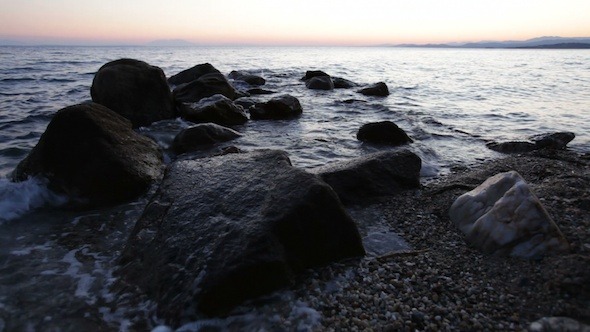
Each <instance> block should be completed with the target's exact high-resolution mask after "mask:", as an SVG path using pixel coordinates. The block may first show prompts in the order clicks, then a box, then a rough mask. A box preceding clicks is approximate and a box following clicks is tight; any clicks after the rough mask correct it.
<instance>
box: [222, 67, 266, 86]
mask: <svg viewBox="0 0 590 332" xmlns="http://www.w3.org/2000/svg"><path fill="white" fill-rule="evenodd" d="M228 77H229V78H231V79H232V80H238V81H244V82H246V83H248V84H250V85H264V84H266V80H265V79H264V78H262V77H261V76H258V75H253V74H249V73H246V72H243V71H236V70H233V71H232V72H231V73H229V75H228Z"/></svg>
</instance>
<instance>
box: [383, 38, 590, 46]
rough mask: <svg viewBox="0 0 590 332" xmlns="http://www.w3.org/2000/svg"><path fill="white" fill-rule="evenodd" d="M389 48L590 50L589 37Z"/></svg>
mask: <svg viewBox="0 0 590 332" xmlns="http://www.w3.org/2000/svg"><path fill="white" fill-rule="evenodd" d="M380 46H389V47H427V48H524V49H526V48H539V49H590V37H556V36H550V37H539V38H533V39H528V40H522V41H518V40H507V41H481V42H475V43H448V44H386V45H380Z"/></svg>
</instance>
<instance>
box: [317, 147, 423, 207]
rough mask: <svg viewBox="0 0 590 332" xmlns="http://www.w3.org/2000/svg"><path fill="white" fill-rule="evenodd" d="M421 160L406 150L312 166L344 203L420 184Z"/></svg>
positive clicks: (395, 192)
mask: <svg viewBox="0 0 590 332" xmlns="http://www.w3.org/2000/svg"><path fill="white" fill-rule="evenodd" d="M421 167H422V160H421V159H420V157H418V156H417V155H416V154H414V153H413V152H411V151H409V150H401V151H384V152H377V153H373V154H370V155H367V156H364V157H360V158H356V159H352V160H346V161H342V162H337V163H333V164H328V165H326V166H322V167H318V168H315V169H313V172H314V173H316V174H318V175H319V176H320V177H321V178H322V179H323V180H324V181H326V183H328V184H329V185H330V186H332V188H334V190H335V191H336V193H338V196H339V197H340V200H342V202H343V203H344V204H355V203H362V202H363V201H365V200H367V199H368V198H373V197H379V196H389V195H394V194H397V193H399V192H400V191H403V190H406V189H412V188H419V187H420V168H421Z"/></svg>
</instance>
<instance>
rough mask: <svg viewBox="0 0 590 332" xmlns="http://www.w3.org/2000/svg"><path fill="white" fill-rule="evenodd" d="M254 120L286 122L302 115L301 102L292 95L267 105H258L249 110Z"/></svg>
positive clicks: (273, 99) (279, 97)
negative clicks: (285, 120)
mask: <svg viewBox="0 0 590 332" xmlns="http://www.w3.org/2000/svg"><path fill="white" fill-rule="evenodd" d="M248 110H249V111H250V118H251V119H252V120H284V119H293V118H296V117H298V116H300V115H301V113H302V112H303V109H302V108H301V104H300V103H299V100H298V99H297V98H295V97H293V96H291V95H282V96H278V97H275V98H272V99H271V100H269V101H267V102H265V103H256V104H255V105H254V106H252V107H250V108H249V109H248Z"/></svg>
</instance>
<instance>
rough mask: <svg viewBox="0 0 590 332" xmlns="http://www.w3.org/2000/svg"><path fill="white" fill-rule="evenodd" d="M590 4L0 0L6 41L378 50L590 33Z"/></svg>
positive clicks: (519, 0) (560, 0) (566, 0)
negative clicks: (393, 46) (390, 45)
mask: <svg viewBox="0 0 590 332" xmlns="http://www.w3.org/2000/svg"><path fill="white" fill-rule="evenodd" d="M589 13H590V0H535V1H532V0H531V1H524V0H495V1H491V0H486V1H481V0H454V1H453V0H404V1H396V0H362V1H360V0H338V1H328V0H288V1H282V0H249V1H244V0H209V1H201V0H196V1H195V0H169V1H162V0H101V1H84V0H0V40H21V41H25V42H29V43H55V44H96V45H104V44H143V43H146V42H149V41H152V40H156V39H184V40H187V41H191V42H195V43H202V44H214V45H218V44H224V45H225V44H256V45H258V44H263V45H374V44H382V43H441V42H453V41H458V42H464V41H481V40H510V39H518V40H522V39H528V38H533V37H539V36H547V35H550V36H562V37H587V36H590V18H589V17H590V16H589Z"/></svg>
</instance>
